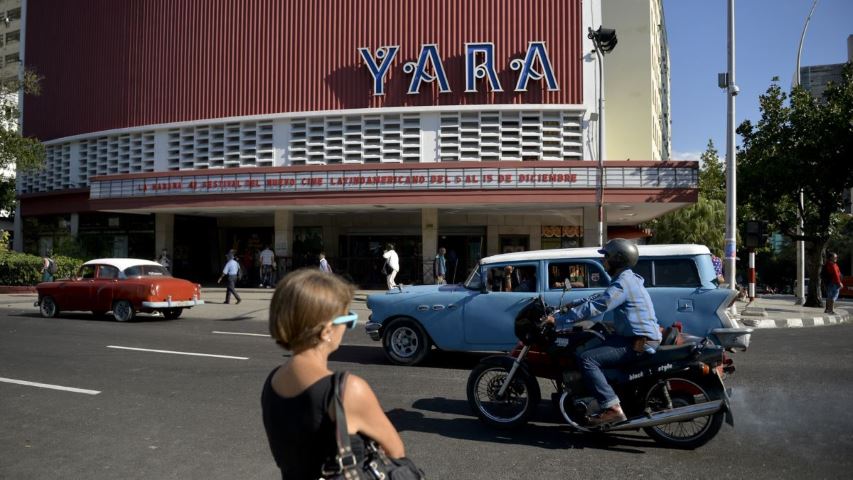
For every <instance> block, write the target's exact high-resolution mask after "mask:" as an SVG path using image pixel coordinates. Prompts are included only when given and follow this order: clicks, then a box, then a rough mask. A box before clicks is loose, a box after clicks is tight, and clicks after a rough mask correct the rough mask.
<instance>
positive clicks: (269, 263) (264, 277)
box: [260, 245, 275, 288]
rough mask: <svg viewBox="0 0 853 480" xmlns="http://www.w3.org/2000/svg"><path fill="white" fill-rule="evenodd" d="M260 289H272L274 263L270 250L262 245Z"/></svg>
mask: <svg viewBox="0 0 853 480" xmlns="http://www.w3.org/2000/svg"><path fill="white" fill-rule="evenodd" d="M260 260H261V284H260V286H261V287H267V288H272V270H273V264H274V263H275V254H274V253H273V252H272V250H270V246H269V245H264V249H263V250H261V255H260Z"/></svg>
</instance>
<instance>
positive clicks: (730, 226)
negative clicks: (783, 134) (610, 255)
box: [721, 0, 740, 290]
mask: <svg viewBox="0 0 853 480" xmlns="http://www.w3.org/2000/svg"><path fill="white" fill-rule="evenodd" d="M721 83H722V82H721ZM725 86H726V97H727V100H728V101H727V117H728V119H727V122H726V239H725V242H726V246H725V257H726V258H725V276H726V281H727V282H728V285H729V288H730V289H732V290H735V289H736V288H737V286H736V282H735V260H736V257H737V213H736V202H737V177H736V175H735V96H737V94H738V92H739V91H740V89H738V87H737V85H735V0H728V71H727V73H726V82H725Z"/></svg>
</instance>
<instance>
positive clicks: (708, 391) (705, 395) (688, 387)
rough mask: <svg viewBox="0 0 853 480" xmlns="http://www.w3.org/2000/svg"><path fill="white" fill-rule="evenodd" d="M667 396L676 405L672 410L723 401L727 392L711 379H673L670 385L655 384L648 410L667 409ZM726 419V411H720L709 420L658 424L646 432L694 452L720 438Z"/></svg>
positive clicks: (648, 394) (698, 419) (654, 437)
mask: <svg viewBox="0 0 853 480" xmlns="http://www.w3.org/2000/svg"><path fill="white" fill-rule="evenodd" d="M664 389H666V391H664ZM667 396H668V397H669V399H670V401H671V402H672V408H678V407H686V406H688V405H697V404H700V403H705V402H711V401H714V400H721V399H723V396H724V392H723V389H722V387H721V385H720V384H719V380H717V379H715V378H712V377H710V376H709V377H704V378H698V379H688V378H670V379H667V381H666V382H660V383H657V384H655V385H652V387H651V388H650V389H649V391H648V393H646V409H648V410H649V411H651V412H659V411H663V410H666V409H667V408H668V407H667V404H668V402H667ZM724 417H725V412H723V411H719V412H717V413H714V414H713V415H709V416H706V417H697V418H692V419H690V420H685V421H682V422H672V423H666V424H663V425H656V426H654V427H647V428H644V429H643V430H644V431H645V432H646V434H647V435H648V436H650V437H652V438H653V439H654V440H655V441H656V442H658V443H661V444H663V445H666V446H668V447H672V448H681V449H685V450H692V449H694V448H698V447H701V446H702V445H705V444H706V443H708V441H710V440H711V439H712V438H714V437H715V436H716V435H717V432H719V431H720V427H722V425H723V418H724Z"/></svg>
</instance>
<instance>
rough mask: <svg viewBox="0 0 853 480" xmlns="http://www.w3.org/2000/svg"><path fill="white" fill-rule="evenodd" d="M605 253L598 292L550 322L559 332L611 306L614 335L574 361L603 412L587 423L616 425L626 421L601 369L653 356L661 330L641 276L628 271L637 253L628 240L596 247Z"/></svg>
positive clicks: (634, 263)
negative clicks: (605, 281) (603, 282)
mask: <svg viewBox="0 0 853 480" xmlns="http://www.w3.org/2000/svg"><path fill="white" fill-rule="evenodd" d="M598 253H601V254H603V255H604V268H605V270H606V271H607V274H608V275H610V278H611V279H612V280H611V282H610V285H609V286H608V287H607V289H606V290H605V291H604V293H603V294H601V295H600V296H595V297H591V298H588V299H584V300H583V303H580V304H579V305H577V306H575V307H574V308H571V309H570V310H568V311H566V312H565V313H560V314H557V318H556V319H555V318H554V317H553V316H548V318H547V319H546V320H547V321H548V322H551V323H555V327H556V328H557V329H558V330H559V329H562V328H569V327H571V324H572V323H574V322H577V321H580V320H583V319H586V318H590V317H595V316H598V315H602V314H604V313H606V312H609V311H611V310H615V312H614V315H613V318H614V323H615V334H614V335H610V336H608V337H607V339H606V340H605V341H604V343H603V344H602V345H601V346H598V347H596V348H592V349H589V350H586V351H584V352H581V353H580V354H578V356H577V364H578V366H579V367H580V370H581V373H582V374H583V378H584V381H585V383H586V385H587V387H588V388H589V389H590V390H591V391H592V392H593V393H594V395H595V397H596V399H597V400H598V404H599V405H600V407H601V411H600V412H599V413H598V414H596V415H593V416H591V417H590V418H589V425H590V426H597V425H604V424H611V423H619V422H624V421H625V420H627V418H626V417H625V414H624V413H623V412H622V407H621V406H620V405H619V397H618V396H617V395H616V393H615V392H614V391H613V388H611V387H610V385H608V383H607V379H606V378H605V377H604V374H603V373H602V372H601V369H602V368H606V367H615V366H620V365H625V364H629V363H632V362H635V361H637V360H638V359H639V358H641V357H642V356H644V355H647V354H652V353H654V352H655V350H656V349H657V347H658V346H659V345H660V340H661V333H660V326H659V325H658V321H657V317H656V316H655V308H654V306H653V305H652V300H651V298H650V297H649V293H648V291H646V288H645V287H644V286H643V277H641V276H639V275H637V274H636V273H634V272H633V271H632V270H631V267H633V266H635V265H636V264H637V259H638V257H639V251H638V250H637V246H636V245H634V244H633V243H631V242H629V241H628V240H625V239H622V238H615V239H613V240H610V241H609V242H607V244H606V245H604V248H602V249H601V250H599V251H598Z"/></svg>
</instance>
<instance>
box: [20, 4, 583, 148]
mask: <svg viewBox="0 0 853 480" xmlns="http://www.w3.org/2000/svg"><path fill="white" fill-rule="evenodd" d="M581 7H582V3H581V0H398V1H394V0H384V1H383V0H299V1H297V0H121V1H116V0H63V1H61V2H57V1H54V0H28V1H27V12H26V16H27V18H26V22H27V27H26V40H25V41H26V44H25V47H26V52H25V62H26V64H27V66H28V67H30V68H33V69H35V70H36V71H37V72H38V73H39V74H40V75H42V76H43V77H44V80H43V82H42V90H43V91H42V94H41V95H40V96H38V97H27V98H26V100H25V104H24V132H25V134H26V135H34V136H36V137H38V138H40V139H42V140H50V139H54V138H60V137H65V136H69V135H75V134H82V133H89V132H97V131H102V130H109V129H115V128H125V127H133V126H140V125H150V124H159V123H169V122H180V121H190V120H199V119H208V118H222V117H232V116H243V115H257V114H272V113H280V112H300V111H318V110H338V109H352V108H378V107H398V106H403V107H405V106H424V105H465V104H507V103H529V104H541V103H548V104H579V103H582V100H583V97H582V59H581V56H582V51H581V50H582V49H581V42H582V39H583V32H582V31H581V25H582V18H581ZM531 41H544V42H545V43H546V46H547V49H548V53H549V56H550V59H551V63H552V65H553V67H554V73H555V76H556V79H557V82H558V83H559V86H560V90H559V91H547V90H546V89H545V88H544V85H543V82H531V83H530V86H529V88H528V90H529V91H527V92H514V91H513V87H514V86H515V82H516V79H517V76H518V72H517V71H513V70H511V69H510V68H509V62H510V60H511V59H515V58H522V57H523V56H524V54H525V52H526V50H527V46H528V42H531ZM466 42H492V43H494V44H495V49H496V68H497V72H498V75H499V78H500V81H501V83H502V85H503V87H504V90H505V91H504V92H503V93H492V92H481V93H465V92H464V90H465V80H464V75H465V73H464V69H465V58H464V49H465V43H466ZM427 43H437V44H438V46H439V51H440V53H441V57H442V60H443V63H444V67H445V69H446V71H447V77H448V80H449V82H450V87H451V89H452V93H443V94H440V93H439V92H438V86H437V85H436V84H435V83H432V84H425V85H423V86H422V88H421V93H420V94H418V95H408V94H407V93H406V91H407V88H408V83H409V81H410V79H411V76H410V75H409V74H405V73H404V72H403V64H404V63H406V62H414V61H416V60H417V56H418V53H419V51H420V47H421V45H422V44H427ZM385 45H399V46H400V52H399V54H398V55H397V58H396V59H395V61H394V63H393V64H392V65H391V67H390V70H389V72H388V74H387V76H386V83H385V85H386V86H385V89H386V94H385V95H384V96H382V97H377V96H373V93H372V87H373V82H372V79H371V76H370V74H369V73H368V70H367V68H366V67H365V66H364V63H363V61H362V60H361V58H360V56H359V54H358V51H357V49H358V48H359V47H368V48H370V49H371V51H375V50H376V49H377V48H378V47H381V46H385ZM478 88H479V89H480V90H481V91H482V90H484V89H485V88H486V85H485V83H483V82H482V81H481V82H479V83H478Z"/></svg>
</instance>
